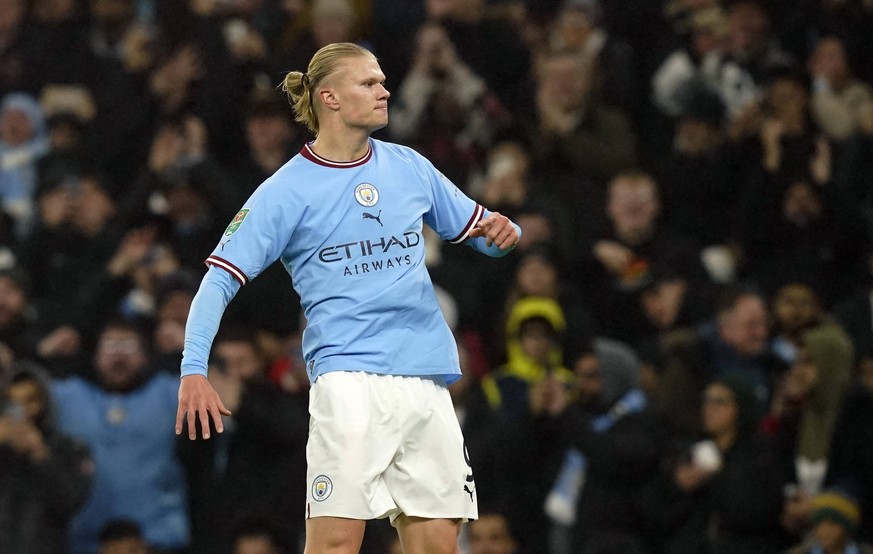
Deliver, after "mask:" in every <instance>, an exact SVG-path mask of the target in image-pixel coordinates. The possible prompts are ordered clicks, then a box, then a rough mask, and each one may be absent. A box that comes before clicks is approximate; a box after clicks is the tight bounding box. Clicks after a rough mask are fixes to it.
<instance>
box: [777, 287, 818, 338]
mask: <svg viewBox="0 0 873 554" xmlns="http://www.w3.org/2000/svg"><path fill="white" fill-rule="evenodd" d="M773 312H774V315H775V316H776V319H777V320H778V321H779V325H781V326H782V328H783V329H785V330H786V331H787V332H789V333H792V332H797V331H801V330H803V329H805V328H806V327H808V326H809V325H810V324H811V323H813V322H814V321H815V320H816V319H817V318H818V316H819V304H818V299H817V298H816V295H815V292H814V291H813V290H812V289H810V288H809V287H807V286H805V285H801V284H793V285H786V286H784V287H782V288H781V289H780V290H779V294H777V295H776V302H775V303H774V304H773Z"/></svg>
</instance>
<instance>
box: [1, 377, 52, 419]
mask: <svg viewBox="0 0 873 554" xmlns="http://www.w3.org/2000/svg"><path fill="white" fill-rule="evenodd" d="M8 395H9V400H11V401H12V402H14V403H15V404H16V405H18V406H21V410H22V412H23V413H24V417H26V418H27V419H29V420H30V421H34V420H35V419H36V418H37V417H38V416H39V415H40V414H42V413H43V412H44V411H45V407H46V397H45V392H44V391H43V390H42V388H40V386H39V383H37V382H36V381H35V380H30V379H28V380H24V381H19V382H17V383H12V384H11V385H9V393H8Z"/></svg>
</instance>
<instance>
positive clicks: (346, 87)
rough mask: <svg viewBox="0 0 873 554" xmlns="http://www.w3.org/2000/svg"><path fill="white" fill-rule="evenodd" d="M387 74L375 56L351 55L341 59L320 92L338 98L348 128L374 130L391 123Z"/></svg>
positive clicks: (338, 108)
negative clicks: (389, 120) (386, 84)
mask: <svg viewBox="0 0 873 554" xmlns="http://www.w3.org/2000/svg"><path fill="white" fill-rule="evenodd" d="M384 83H385V74H384V73H382V69H381V68H380V67H379V62H377V61H376V58H374V57H372V56H350V57H347V58H345V59H344V60H342V61H341V62H340V64H339V70H338V71H337V72H336V73H335V74H333V75H331V76H330V77H329V78H328V79H327V84H326V86H323V87H321V88H320V91H319V94H322V95H324V94H329V95H330V96H331V97H332V99H333V100H334V101H335V109H337V110H338V111H339V113H340V115H341V117H342V119H343V122H344V123H345V124H346V125H347V126H348V127H349V128H356V129H364V130H366V131H367V132H368V133H371V132H373V131H375V130H377V129H381V128H382V127H385V126H386V125H388V97H389V96H391V93H389V92H388V89H386V88H385V85H384Z"/></svg>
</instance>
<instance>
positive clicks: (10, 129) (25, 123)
mask: <svg viewBox="0 0 873 554" xmlns="http://www.w3.org/2000/svg"><path fill="white" fill-rule="evenodd" d="M0 1H2V0H0ZM33 135H34V129H33V123H31V121H30V117H29V116H28V115H27V114H26V113H24V112H23V111H21V110H18V109H15V108H7V109H5V110H3V113H2V114H0V140H2V141H3V142H5V143H6V144H7V145H9V146H21V145H22V144H24V143H26V142H27V141H29V140H30V139H31V138H33Z"/></svg>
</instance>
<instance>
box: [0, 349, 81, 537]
mask: <svg viewBox="0 0 873 554" xmlns="http://www.w3.org/2000/svg"><path fill="white" fill-rule="evenodd" d="M2 394H3V396H2V397H0V407H2V412H0V551H2V552H10V553H11V552H15V553H16V554H61V553H63V552H66V551H67V550H66V542H67V532H68V530H69V524H70V520H71V519H72V517H73V515H74V514H75V513H76V512H77V511H78V509H79V508H80V507H81V506H82V504H83V503H84V502H85V499H86V498H87V497H88V493H89V491H90V485H91V477H92V474H93V472H94V463H93V461H92V459H91V456H90V454H89V452H88V449H87V448H86V447H85V445H84V444H83V443H82V442H80V441H77V440H74V439H73V438H71V437H70V436H68V435H66V434H65V433H63V432H61V431H60V430H59V428H58V423H59V422H58V421H57V414H56V412H55V406H54V401H53V400H52V397H51V392H50V388H49V379H48V375H47V374H46V373H45V372H44V371H42V369H41V368H39V367H38V366H36V365H35V364H33V363H30V362H16V363H15V364H13V365H12V367H11V368H10V381H9V385H8V387H6V388H5V389H4V390H2Z"/></svg>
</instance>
